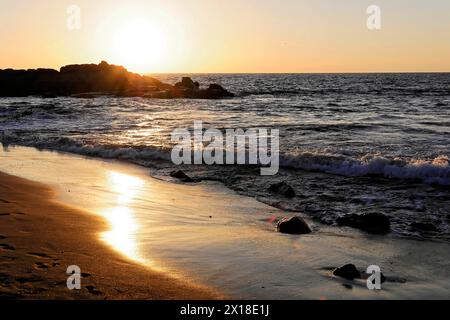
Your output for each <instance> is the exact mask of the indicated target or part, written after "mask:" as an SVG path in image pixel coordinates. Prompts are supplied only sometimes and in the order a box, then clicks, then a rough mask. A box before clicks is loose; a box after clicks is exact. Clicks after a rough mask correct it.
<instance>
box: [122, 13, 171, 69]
mask: <svg viewBox="0 0 450 320" xmlns="http://www.w3.org/2000/svg"><path fill="white" fill-rule="evenodd" d="M115 52H116V56H117V59H116V60H117V62H118V63H120V64H121V65H123V66H125V67H126V68H127V69H128V70H129V71H133V72H139V73H146V72H151V71H152V70H154V69H155V68H157V67H158V64H160V63H161V62H162V59H163V57H164V54H165V52H166V38H165V36H164V33H163V32H162V30H161V29H160V28H158V26H156V25H153V24H152V23H151V22H150V21H148V20H133V21H130V22H127V23H125V24H124V25H122V26H121V27H120V28H119V29H118V31H117V32H116V34H115Z"/></svg>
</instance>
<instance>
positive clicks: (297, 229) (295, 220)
mask: <svg viewBox="0 0 450 320" xmlns="http://www.w3.org/2000/svg"><path fill="white" fill-rule="evenodd" d="M277 231H278V232H281V233H288V234H308V233H311V232H312V231H311V228H310V227H309V226H308V224H307V223H306V222H305V220H303V219H302V218H300V217H297V216H295V217H290V218H284V219H282V220H281V221H279V222H278V224H277Z"/></svg>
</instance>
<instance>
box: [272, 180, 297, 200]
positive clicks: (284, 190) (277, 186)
mask: <svg viewBox="0 0 450 320" xmlns="http://www.w3.org/2000/svg"><path fill="white" fill-rule="evenodd" d="M268 190H269V191H270V192H273V193H278V194H281V195H283V196H285V197H286V198H293V197H295V191H294V189H293V188H292V187H291V186H290V185H288V184H287V183H286V182H284V181H282V182H278V183H274V184H272V185H270V187H269V188H268Z"/></svg>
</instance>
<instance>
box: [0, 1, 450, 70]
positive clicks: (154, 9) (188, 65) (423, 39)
mask: <svg viewBox="0 0 450 320" xmlns="http://www.w3.org/2000/svg"><path fill="white" fill-rule="evenodd" d="M371 4H377V5H379V7H380V8H381V30H369V29H368V28H367V26H366V20H367V18H368V16H369V15H368V14H367V13H366V9H367V7H368V6H369V5H371ZM70 5H77V6H78V7H79V8H80V10H81V11H80V12H81V20H80V22H81V24H80V29H75V30H70V29H69V28H68V27H67V20H68V18H69V16H70V15H69V14H68V13H67V8H68V7H69V6H70ZM449 14H450V1H448V0H428V1H425V0H340V1H338V0H277V1H275V0H227V1H223V0H220V1H219V0H135V1H133V0H128V1H123V0H96V1H91V0H71V1H67V0H59V1H55V0H19V1H18V0H1V1H0V23H1V28H0V43H1V47H0V68H8V67H12V68H36V67H48V68H59V67H60V66H62V65H66V64H72V63H98V62H100V61H101V60H107V61H108V62H110V63H114V64H120V65H124V66H125V67H127V68H129V69H130V70H132V71H135V72H140V73H146V72H149V73H151V72H158V73H159V72H186V73H187V72H193V73H196V72H239V73H246V72H254V73H259V72H261V73H262V72H395V71H398V72H402V71H407V72H414V71H419V72H420V71H438V72H449V71H450V19H449Z"/></svg>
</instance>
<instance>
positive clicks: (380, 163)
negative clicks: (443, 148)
mask: <svg viewBox="0 0 450 320" xmlns="http://www.w3.org/2000/svg"><path fill="white" fill-rule="evenodd" d="M281 165H282V166H284V167H291V168H296V169H304V170H314V171H321V172H326V173H332V174H337V175H343V176H349V177H358V176H371V175H372V176H383V177H385V178H391V179H412V180H419V181H422V182H424V183H429V184H437V185H450V161H449V158H448V157H447V156H444V155H442V156H438V157H436V158H434V159H432V160H420V159H409V160H407V159H400V158H394V159H390V158H386V157H383V156H382V155H373V154H368V155H365V156H363V157H361V158H359V159H355V158H352V157H349V156H344V155H339V154H331V153H320V152H313V151H308V152H298V153H295V154H289V155H285V156H283V157H282V159H281Z"/></svg>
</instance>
